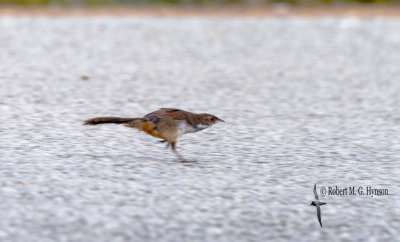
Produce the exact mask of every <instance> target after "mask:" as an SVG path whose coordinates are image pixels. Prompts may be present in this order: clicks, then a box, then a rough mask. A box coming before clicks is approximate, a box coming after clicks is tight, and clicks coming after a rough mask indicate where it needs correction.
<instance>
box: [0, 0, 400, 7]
mask: <svg viewBox="0 0 400 242" xmlns="http://www.w3.org/2000/svg"><path fill="white" fill-rule="evenodd" d="M399 3H400V0H0V5H20V6H122V5H130V6H137V5H160V4H161V5H183V6H191V5H202V6H213V5H217V6H220V5H223V6H225V5H236V6H261V5H267V6H269V5H287V6H315V5H316V6H332V5H333V6H337V5H354V4H369V5H370V4H376V5H382V4H391V5H392V4H399Z"/></svg>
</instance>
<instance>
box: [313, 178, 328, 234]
mask: <svg viewBox="0 0 400 242" xmlns="http://www.w3.org/2000/svg"><path fill="white" fill-rule="evenodd" d="M314 196H315V200H314V201H312V202H311V204H310V206H315V207H317V217H318V221H319V224H320V225H321V228H322V222H321V206H322V205H325V204H326V203H325V202H321V201H319V198H318V193H317V184H315V185H314Z"/></svg>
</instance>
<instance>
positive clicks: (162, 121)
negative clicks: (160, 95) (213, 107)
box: [84, 108, 225, 162]
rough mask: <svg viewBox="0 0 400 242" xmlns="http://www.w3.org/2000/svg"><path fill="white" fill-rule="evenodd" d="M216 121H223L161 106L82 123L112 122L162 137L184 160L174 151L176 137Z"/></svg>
mask: <svg viewBox="0 0 400 242" xmlns="http://www.w3.org/2000/svg"><path fill="white" fill-rule="evenodd" d="M217 122H225V121H224V120H222V119H220V118H218V117H216V116H214V115H211V114H208V113H200V114H196V113H191V112H187V111H183V110H180V109H176V108H161V109H159V110H157V111H154V112H152V113H149V114H146V115H145V116H144V117H143V118H119V117H99V118H92V119H88V120H86V121H85V123H84V124H85V125H97V124H105V123H113V124H124V125H125V126H127V127H131V128H137V129H139V130H141V131H144V132H146V133H147V134H149V135H151V136H154V137H157V138H160V139H163V140H162V141H160V142H168V145H169V146H170V147H171V149H172V151H173V152H174V153H175V155H176V156H177V157H178V159H179V160H181V161H183V162H184V161H185V159H184V158H183V157H182V156H181V155H180V154H179V153H178V152H177V151H176V143H177V141H178V138H179V137H180V136H182V135H184V134H187V133H194V132H197V131H200V130H203V129H206V128H208V127H211V126H212V125H214V124H215V123H217Z"/></svg>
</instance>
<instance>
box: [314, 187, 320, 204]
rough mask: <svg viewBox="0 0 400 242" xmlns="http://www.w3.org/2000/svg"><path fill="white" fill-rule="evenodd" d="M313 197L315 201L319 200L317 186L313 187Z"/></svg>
mask: <svg viewBox="0 0 400 242" xmlns="http://www.w3.org/2000/svg"><path fill="white" fill-rule="evenodd" d="M314 196H315V199H316V200H319V198H318V193H317V184H315V185H314Z"/></svg>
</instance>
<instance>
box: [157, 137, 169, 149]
mask: <svg viewBox="0 0 400 242" xmlns="http://www.w3.org/2000/svg"><path fill="white" fill-rule="evenodd" d="M158 142H160V143H165V142H167V140H166V139H163V140H160V141H158ZM169 146H170V144H169V142H168V143H167V147H166V148H168V147H169Z"/></svg>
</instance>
